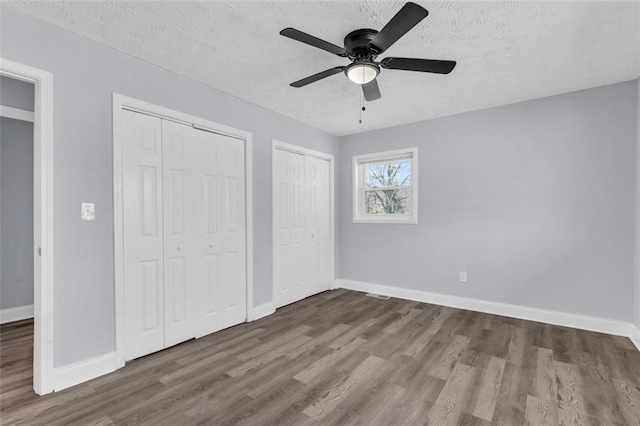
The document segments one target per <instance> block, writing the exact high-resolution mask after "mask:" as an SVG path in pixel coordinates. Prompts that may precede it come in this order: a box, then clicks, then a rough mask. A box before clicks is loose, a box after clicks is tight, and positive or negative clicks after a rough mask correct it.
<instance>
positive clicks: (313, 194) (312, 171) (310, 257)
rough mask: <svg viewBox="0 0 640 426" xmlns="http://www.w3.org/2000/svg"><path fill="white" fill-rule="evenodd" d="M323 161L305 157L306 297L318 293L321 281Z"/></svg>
mask: <svg viewBox="0 0 640 426" xmlns="http://www.w3.org/2000/svg"><path fill="white" fill-rule="evenodd" d="M320 162H321V160H318V159H317V158H314V157H309V156H307V157H305V173H306V177H307V178H306V182H305V195H306V197H305V204H306V215H305V216H306V218H307V222H306V231H307V232H306V249H305V252H304V255H305V272H306V282H305V284H306V288H305V296H304V297H308V296H310V295H312V294H315V293H317V290H318V279H319V267H318V266H319V265H318V259H319V256H320V253H319V247H318V232H319V212H318V209H319V205H318V199H319V196H318V190H319V188H320V184H319V178H320V176H319V174H318V173H319V171H318V166H319V163H320Z"/></svg>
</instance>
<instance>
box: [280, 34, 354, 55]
mask: <svg viewBox="0 0 640 426" xmlns="http://www.w3.org/2000/svg"><path fill="white" fill-rule="evenodd" d="M280 35H283V36H285V37H289V38H291V39H293V40H297V41H299V42H301V43H305V44H308V45H310V46H313V47H317V48H318V49H322V50H326V51H327V52H329V53H333V54H334V55H338V56H343V57H346V56H347V55H348V53H347V51H346V50H344V49H343V48H342V47H340V46H336V45H335V44H333V43H329V42H328V41H324V40H321V39H319V38H318V37H314V36H312V35H309V34H307V33H303V32H302V31H299V30H296V29H295V28H285V29H284V30H282V31H280Z"/></svg>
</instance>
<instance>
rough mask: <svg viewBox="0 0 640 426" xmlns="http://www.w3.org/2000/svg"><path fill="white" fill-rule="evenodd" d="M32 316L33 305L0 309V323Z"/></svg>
mask: <svg viewBox="0 0 640 426" xmlns="http://www.w3.org/2000/svg"><path fill="white" fill-rule="evenodd" d="M29 318H33V305H25V306H16V307H15V308H7V309H2V310H0V324H6V323H8V322H14V321H21V320H25V319H29Z"/></svg>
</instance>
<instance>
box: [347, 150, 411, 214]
mask: <svg viewBox="0 0 640 426" xmlns="http://www.w3.org/2000/svg"><path fill="white" fill-rule="evenodd" d="M404 159H409V160H410V161H411V174H410V176H411V179H410V182H411V184H410V185H407V186H408V187H409V188H410V197H409V209H410V214H407V215H392V214H380V215H367V214H365V213H364V211H365V193H366V191H370V190H371V189H368V188H367V187H366V186H365V164H367V163H389V162H392V161H394V160H404ZM351 177H352V179H351V180H352V184H353V193H352V198H353V223H387V224H388V223H397V224H417V223H418V148H417V147H415V148H405V149H398V150H393V151H384V152H374V153H370V154H362V155H354V156H353V167H352V175H351ZM376 189H377V190H384V189H390V187H381V188H376Z"/></svg>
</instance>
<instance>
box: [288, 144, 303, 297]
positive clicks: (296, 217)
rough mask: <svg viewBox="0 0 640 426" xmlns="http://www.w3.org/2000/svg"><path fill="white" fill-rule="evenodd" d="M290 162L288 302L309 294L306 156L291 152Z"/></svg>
mask: <svg viewBox="0 0 640 426" xmlns="http://www.w3.org/2000/svg"><path fill="white" fill-rule="evenodd" d="M290 158H291V161H290V163H289V166H290V172H289V206H288V208H289V212H288V213H289V224H290V228H289V232H290V234H291V245H290V247H291V250H290V258H289V265H288V267H289V269H290V271H291V272H290V273H291V298H290V299H289V300H288V301H287V302H288V303H291V302H294V301H296V300H300V299H304V298H305V297H306V296H307V294H306V293H307V291H306V286H305V272H304V271H305V266H306V265H305V256H304V251H305V248H304V245H305V235H304V234H305V232H304V221H305V211H304V210H305V205H304V192H305V188H304V156H303V155H299V154H291V157H290Z"/></svg>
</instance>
